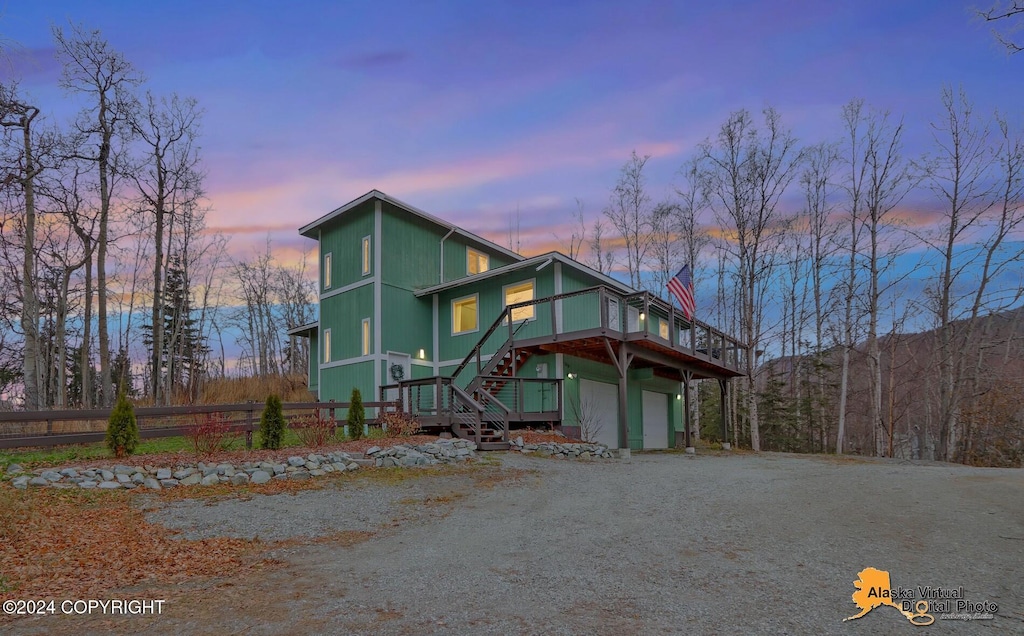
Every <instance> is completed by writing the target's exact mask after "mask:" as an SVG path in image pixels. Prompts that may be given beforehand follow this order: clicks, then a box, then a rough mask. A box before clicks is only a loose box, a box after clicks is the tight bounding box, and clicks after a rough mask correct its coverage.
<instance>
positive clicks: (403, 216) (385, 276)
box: [381, 203, 451, 334]
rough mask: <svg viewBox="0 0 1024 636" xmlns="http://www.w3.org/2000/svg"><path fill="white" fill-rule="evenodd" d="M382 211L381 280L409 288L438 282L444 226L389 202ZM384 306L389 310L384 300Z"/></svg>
mask: <svg viewBox="0 0 1024 636" xmlns="http://www.w3.org/2000/svg"><path fill="white" fill-rule="evenodd" d="M382 212H383V218H382V219H381V241H382V247H381V269H382V270H383V272H382V280H383V281H384V283H385V284H388V285H393V286H394V287H399V288H402V289H407V290H410V291H411V290H416V289H422V288H424V287H430V286H431V285H437V284H438V283H439V282H440V280H441V279H440V271H439V270H440V264H441V239H442V238H443V237H444V234H445V232H446V230H444V229H443V228H440V227H438V226H437V225H435V224H433V223H431V222H429V221H427V220H426V219H424V218H422V217H419V216H416V215H414V214H410V213H408V212H405V211H404V210H401V209H399V208H396V207H395V206H393V205H391V204H390V203H384V204H382ZM449 240H451V239H449ZM445 245H446V246H447V245H448V241H445ZM384 306H385V307H388V309H389V310H390V307H389V306H388V305H387V304H386V303H385V305H384ZM384 333H385V334H386V333H387V331H386V330H385V332H384Z"/></svg>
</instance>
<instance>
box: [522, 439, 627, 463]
mask: <svg viewBox="0 0 1024 636" xmlns="http://www.w3.org/2000/svg"><path fill="white" fill-rule="evenodd" d="M511 445H512V448H511V449H510V450H513V451H519V452H520V453H535V454H537V455H540V456H542V457H557V458H560V459H577V458H582V459H612V458H613V457H614V455H612V453H611V452H610V451H609V450H608V447H607V446H604V445H603V444H589V443H586V442H578V443H576V442H571V443H564V444H563V443H559V442H541V443H539V444H525V443H523V438H522V437H516V438H515V439H513V440H512V441H511Z"/></svg>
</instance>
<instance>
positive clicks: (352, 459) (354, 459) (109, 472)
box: [5, 440, 476, 490]
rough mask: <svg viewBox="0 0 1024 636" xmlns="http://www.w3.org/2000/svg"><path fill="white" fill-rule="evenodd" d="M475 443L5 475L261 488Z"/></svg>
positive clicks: (449, 456)
mask: <svg viewBox="0 0 1024 636" xmlns="http://www.w3.org/2000/svg"><path fill="white" fill-rule="evenodd" d="M475 451H476V444H474V443H473V442H470V441H467V440H439V441H438V442H434V443H429V444H421V445H418V446H409V445H404V444H399V445H396V446H392V447H390V448H387V449H381V448H379V447H377V446H374V447H372V448H369V449H367V451H366V453H365V455H360V454H358V453H344V452H333V453H327V454H323V455H321V454H317V453H310V454H309V455H307V456H305V457H302V456H299V455H295V456H292V457H289V458H288V459H287V460H285V461H284V462H268V461H262V462H242V463H241V464H237V465H236V464H231V463H226V462H225V463H219V464H215V463H205V462H201V461H199V462H196V463H188V464H180V465H176V466H173V467H167V466H154V465H151V464H144V465H142V466H128V465H125V464H116V465H106V466H96V467H89V468H83V469H76V468H64V469H55V468H42V469H37V470H34V471H32V472H25V470H24V469H23V468H22V467H21V466H20V465H19V464H11V465H10V466H8V467H7V471H6V473H5V476H6V477H8V478H11V479H10V483H11V486H13V487H14V488H18V489H21V490H24V489H27V488H29V487H30V486H31V487H50V488H80V489H87V490H88V489H100V490H124V489H128V490H131V489H135V488H143V489H148V490H163V489H164V488H176V487H180V486H213V485H217V484H231V485H234V486H244V485H246V484H249V483H253V484H265V483H267V482H269V481H270V480H271V479H296V480H303V479H310V478H312V477H322V476H324V475H326V474H328V473H342V472H351V471H355V470H359V469H360V468H364V467H371V466H428V465H435V464H450V463H455V462H462V461H467V460H470V459H473V458H475V457H476V454H475Z"/></svg>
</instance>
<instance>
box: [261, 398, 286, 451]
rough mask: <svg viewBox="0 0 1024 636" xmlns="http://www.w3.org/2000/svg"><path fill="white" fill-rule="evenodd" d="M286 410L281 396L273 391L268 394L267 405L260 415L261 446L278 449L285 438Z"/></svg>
mask: <svg viewBox="0 0 1024 636" xmlns="http://www.w3.org/2000/svg"><path fill="white" fill-rule="evenodd" d="M284 427H285V421H284V410H283V409H282V408H281V398H279V397H277V396H276V395H274V394H273V393H271V394H270V395H268V396H267V405H266V406H265V407H263V415H261V416H260V448H266V449H269V450H277V449H279V448H281V442H282V441H283V439H284Z"/></svg>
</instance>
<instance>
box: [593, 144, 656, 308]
mask: <svg viewBox="0 0 1024 636" xmlns="http://www.w3.org/2000/svg"><path fill="white" fill-rule="evenodd" d="M650 158H651V156H650V155H644V156H643V157H640V156H637V154H636V151H635V150H634V151H633V154H632V156H631V157H630V159H629V161H627V162H626V163H625V164H624V165H623V166H622V170H621V171H620V172H619V180H618V182H617V183H616V184H615V188H614V189H613V190H612V193H611V196H610V197H609V204H608V207H606V208H605V209H604V215H605V217H607V218H608V221H609V222H611V224H612V227H614V228H615V231H616V232H618V233H619V236H620V237H622V240H623V242H624V243H625V249H626V268H627V269H628V271H629V284H630V286H631V287H633V288H634V289H640V288H641V287H642V282H641V280H640V271H641V269H642V267H643V264H644V259H645V258H646V257H647V252H648V250H649V249H650V245H651V238H650V237H651V232H650V230H651V213H652V211H653V208H652V207H651V197H650V195H649V194H647V177H645V176H644V166H646V165H647V161H648V160H649V159H650Z"/></svg>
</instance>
